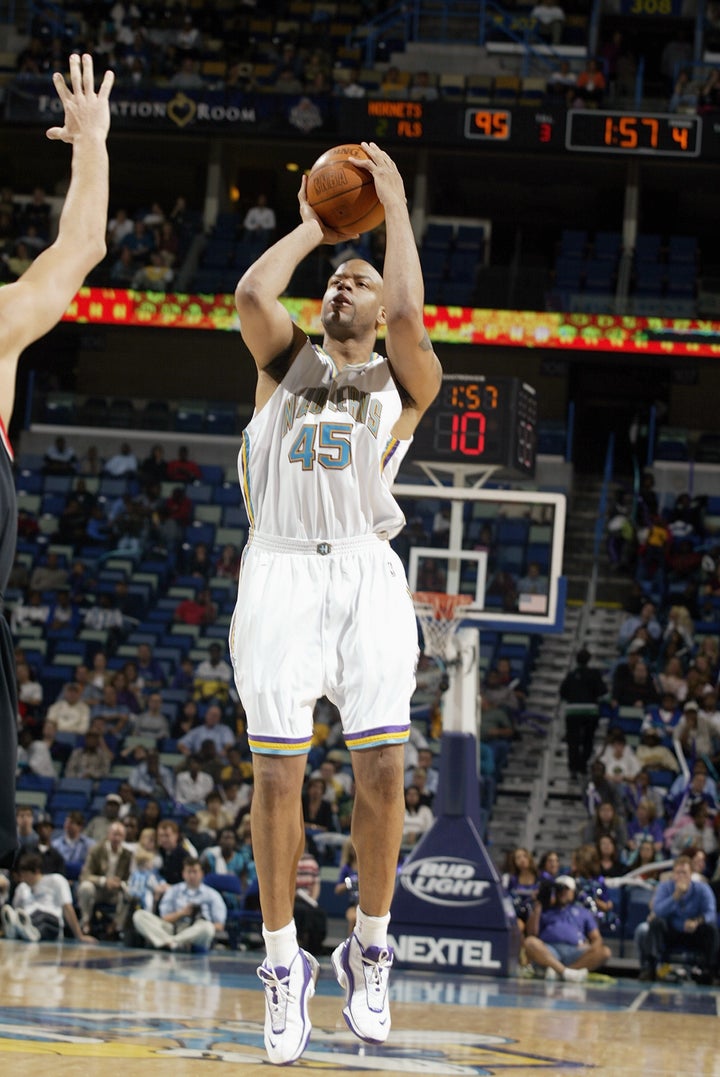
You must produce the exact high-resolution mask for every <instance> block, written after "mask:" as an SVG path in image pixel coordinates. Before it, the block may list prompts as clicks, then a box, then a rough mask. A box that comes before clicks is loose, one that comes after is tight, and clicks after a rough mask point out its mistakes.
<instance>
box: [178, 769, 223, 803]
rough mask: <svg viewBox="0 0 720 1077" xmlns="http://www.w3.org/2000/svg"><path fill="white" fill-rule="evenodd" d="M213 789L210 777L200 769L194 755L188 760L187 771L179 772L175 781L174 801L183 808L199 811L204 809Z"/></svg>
mask: <svg viewBox="0 0 720 1077" xmlns="http://www.w3.org/2000/svg"><path fill="white" fill-rule="evenodd" d="M214 788H215V783H214V782H213V780H212V778H211V777H210V775H209V774H208V773H207V772H206V771H204V770H201V769H200V760H199V759H198V757H197V756H196V755H191V756H190V758H189V759H188V769H187V770H181V771H180V773H179V774H178V776H177V778H176V779H175V799H176V801H177V802H178V804H182V805H183V807H185V808H194V809H195V810H196V811H199V810H200V809H201V808H204V807H205V800H206V798H207V796H208V793H212V791H213V789H214Z"/></svg>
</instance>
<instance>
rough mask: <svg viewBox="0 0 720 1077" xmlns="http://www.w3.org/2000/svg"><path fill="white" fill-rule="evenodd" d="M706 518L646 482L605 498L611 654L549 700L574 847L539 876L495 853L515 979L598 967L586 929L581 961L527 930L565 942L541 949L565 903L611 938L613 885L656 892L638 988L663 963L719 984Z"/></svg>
mask: <svg viewBox="0 0 720 1077" xmlns="http://www.w3.org/2000/svg"><path fill="white" fill-rule="evenodd" d="M705 508H706V499H703V498H697V499H695V500H693V499H691V498H690V497H689V496H688V495H685V494H683V495H680V496H679V497H678V498H677V499H676V500H675V502H674V503H673V505H672V506H671V507H670V508H669V509H667V510H666V511H662V510H661V507H660V505H659V499H658V497H657V494H656V492H655V488H654V481H653V475H652V473H651V472H648V473H646V474H645V475H644V476H643V480H642V483H641V488H640V493H639V497H638V498H637V501H636V503H635V506H634V508H633V507H632V506H631V504H630V501H629V499H627V498H626V497H625V496H622V492H621V494H620V495H619V496H618V498H617V500H616V505H615V509H616V513H615V516H613V517H611V528H610V536H609V538H610V541H609V553H610V557H611V560H612V561H613V563H615V564H616V565H618V566H619V567H620V568H622V570H623V571H626V572H629V573H631V574H632V575H633V576H634V581H633V585H632V590H631V597H630V599H629V600H628V603H627V608H626V611H625V616H624V618H623V620H622V622H621V624H620V628H619V631H618V635H617V641H616V646H617V656H616V659H615V660H614V662H613V663H612V665H611V667H610V668H609V669H607V670H605V671H601V670H599V669H597V668H594V667H593V666H592V664H591V663H592V656H591V655H590V653H589V652H588V651H587V650H585V649H583V650H581V651H580V652H579V653H578V655H577V661H576V665H575V667H574V668H573V669H572V670H571V671H570V673H569V674H568V675H567V677H566V678H565V680H564V682H563V684H562V686H561V689H560V695H561V698H562V700H563V701H564V708H565V711H566V741H567V747H568V767H569V771H570V776H571V779H573V780H579V781H580V782H582V788H583V794H584V795H583V800H584V805H585V809H586V815H585V818H584V821H582V822H580V821H578V824H577V846H576V848H575V850H574V851H573V853H572V855H571V856H570V857H569V859H568V862H567V863H565V864H562V863H561V862H560V858H559V857H558V856H557V855H552V861H553V869H552V870H551V871H550V872H548V871H547V869H546V868H545V867H544V866H543V867H538V866H537V865H536V864H535V860H534V858H533V856H532V854H531V852H530V851H528V850H527V849H515V850H513V851H512V852H510V853H509V854H508V856H507V861H506V864H505V875H504V883H505V885H506V887H507V889H508V892H509V893H510V895H511V897H512V899H513V902H514V905H515V909H516V913H517V916H518V920H519V922H520V924H521V927H522V928H523V930H524V932H525V935H526V948H525V955H526V960H527V962H528V968H532V966H535V967H539V968H541V969H550V972H549V976H550V977H551V978H552V977H554V976H564V977H565V978H566V979H570V980H572V979H576V978H578V975H577V974H578V973H579V974H580V978H583V976H582V971H583V970H584V969H586V970H589V971H592V970H593V969H594V968H597V967H599V964H600V962H598V963H597V964H595V959H594V958H593V957H592V956H591V955H592V954H593V952H594V951H595V958H597V957H598V954H599V950H598V949H597V948H598V947H599V946H600V943H599V941H598V938H599V936H598V935H595V934H593V933H592V931H591V929H592V924H591V923H590V922H589V921H588V922H587V923H585V926H584V927H583V931H586V942H585V943H583V944H582V945H581V951H582V952H581V953H579V952H578V953H573V952H572V951H570V950H568V951H564V950H563V947H562V946H560V948H559V949H558V947H557V946H556V947H555V950H554V951H553V950H548V949H547V945H542V944H540V945H538V944H537V942H536V939H537V937H538V931H539V938H540V939H541V943H542V942H543V941H544V943H545V944H548V943H550V944H553V943H557V942H560V943H563V944H564V943H569V942H570V939H569V936H568V937H564V936H562V934H561V935H560V936H556V937H554V936H553V933H552V930H551V924H552V921H553V917H554V915H555V914H554V913H552V914H550V915H549V919H548V914H549V910H551V909H555V908H556V906H557V909H561V908H562V909H564V908H566V907H577V906H580V907H581V908H583V909H584V910H585V912H587V913H589V914H590V915H591V916H592V918H593V922H594V925H595V927H596V928H597V929H598V930H599V932H600V936H602V937H604V938H605V939H606V940H607V939H611V938H612V937H613V935H615V934H616V932H617V931H618V929H619V927H620V918H619V913H620V909H621V907H622V905H623V902H622V890H623V888H624V887H625V886H626V885H627V886H640V887H642V888H644V889H645V890H647V889H650V890H651V891H655V890H656V891H657V892H656V893H653V896H652V898H651V903H650V911H649V915H648V917H647V919H646V920H643V921H642V923H641V924H640V925H639V926H638V929H637V932H636V947H637V950H636V952H637V957H638V961H639V963H640V968H641V975H642V978H643V979H645V980H653V979H655V978H656V976H658V975H660V971H661V970H662V971H663V973H667V970H668V969H669V968H670V965H669V963H668V956H669V955H670V954H672V952H676V953H680V955H681V956H683V955H685V956H686V957H687V964H688V966H691V969H692V975H693V976H694V978H695V979H696V980H697V981H698V982H700V983H709V982H712V980H713V978H714V977H716V976H717V975H718V972H719V970H718V967H717V953H718V925H717V901H718V898H720V800H719V799H718V789H717V785H716V781H717V773H718V771H717V768H718V764H719V763H720V709H719V708H718V682H719V678H720V643H719V637H720V612H719V611H718V607H717V604H716V596H715V592H714V579H715V575H716V562H717V554H718V551H717V547H716V544H715V541H714V539H713V537H712V535H711V534H708V532H707V529H706V523H705V511H704V510H705ZM617 516H619V517H620V521H618V520H617V519H616V518H615V517H617ZM620 522H624V523H625V524H627V528H626V529H625V531H624V533H623V534H622V536H621V530H620V527H619V523H620ZM620 536H621V538H620V541H619V537H620ZM601 723H603V725H602V728H603V729H604V734H603V737H602V738H601V740H600V741H599V742H598V740H597V735H596V734H597V730H598V728H600V727H601ZM547 855H548V854H546V857H547ZM546 857H544V858H543V860H545V859H546ZM558 872H560V873H561V875H562V879H563V883H562V885H560V886H558V885H557V884H558V880H557V879H556V881H555V887H554V888H551V889H550V890H548V889H547V887H546V886H545V885H544V884H545V883H547V882H549V881H551V879H552V877H553V876H557V874H558ZM533 914H534V915H533ZM563 915H564V914H563ZM574 916H575V919H578V920H581V919H583V917H581V916H580V915H579V914H578V913H576V914H574ZM538 917H540V920H539V921H538ZM583 922H584V921H583ZM543 924H544V925H545V927H546V928H547V935H544V934H543ZM581 926H582V925H581ZM575 927H577V925H575ZM593 947H594V950H593ZM563 954H565V957H566V958H567V962H566V963H564V958H563ZM585 975H587V973H585Z"/></svg>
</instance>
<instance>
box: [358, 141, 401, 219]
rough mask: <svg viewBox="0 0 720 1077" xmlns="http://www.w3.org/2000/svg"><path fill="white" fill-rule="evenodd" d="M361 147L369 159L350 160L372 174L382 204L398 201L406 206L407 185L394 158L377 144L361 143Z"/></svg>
mask: <svg viewBox="0 0 720 1077" xmlns="http://www.w3.org/2000/svg"><path fill="white" fill-rule="evenodd" d="M360 145H361V146H362V148H363V149H364V150H365V153H366V154H367V157H351V158H350V160H351V161H352V163H353V164H354V165H355V166H356V167H357V168H362V169H365V171H367V172H370V174H371V175H372V178H373V183H374V184H375V191H376V193H377V196H378V198H379V199H380V201H381V202H382V204H383V205H384V206H386V205H387V204H388V202H392V201H394V200H395V199H397V200H398V201H400V202H402V204H403V205H405V204H406V199H405V184H404V183H403V178H402V176H401V175H400V173H399V172H398V168H397V165H396V164H395V162H394V161H393V159H392V157H390V156H389V154H387V153H385V151H384V150H381V149H380V147H379V146H378V145H377V144H376V143H375V142H361V143H360Z"/></svg>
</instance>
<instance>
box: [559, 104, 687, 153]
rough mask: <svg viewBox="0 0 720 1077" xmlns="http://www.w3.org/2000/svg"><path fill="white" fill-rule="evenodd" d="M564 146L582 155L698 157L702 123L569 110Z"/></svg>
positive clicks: (659, 115) (667, 115)
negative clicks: (580, 152)
mask: <svg viewBox="0 0 720 1077" xmlns="http://www.w3.org/2000/svg"><path fill="white" fill-rule="evenodd" d="M565 146H566V148H567V149H568V150H582V151H583V152H585V153H622V154H641V155H644V156H647V157H653V156H657V157H698V156H699V155H700V150H701V149H702V119H701V118H700V116H678V115H675V114H672V113H659V112H656V113H644V112H638V113H629V112H603V111H601V110H600V109H570V111H569V112H568V114H567V123H566V126H565Z"/></svg>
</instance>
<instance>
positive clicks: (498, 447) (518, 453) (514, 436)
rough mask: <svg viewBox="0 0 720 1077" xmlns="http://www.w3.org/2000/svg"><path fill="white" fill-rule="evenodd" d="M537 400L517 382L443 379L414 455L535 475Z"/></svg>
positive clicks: (465, 377)
mask: <svg viewBox="0 0 720 1077" xmlns="http://www.w3.org/2000/svg"><path fill="white" fill-rule="evenodd" d="M536 424H537V398H536V396H535V390H534V389H533V388H532V387H531V386H530V385H527V384H526V383H525V382H522V381H521V380H520V379H519V378H512V377H498V378H485V377H475V376H473V375H462V374H446V375H444V377H443V380H442V387H441V389H440V392H439V393H438V395H437V397H436V399H435V401H434V402H433V403H432V404H431V406H430V407H429V408H428V410H427V411H426V412H425V414H424V415H423V417H422V419H421V420H420V424H419V426H418V428H417V430H416V431H415V437H414V439H413V456H414V457H415V458H416V459H418V460H424V461H427V462H429V463H448V464H476V465H479V466H481V467H482V466H485V465H486V464H494V465H498V466H500V467H506V468H512V469H513V470H515V471H520V472H521V473H522V474H523V475H533V474H534V473H535V446H536V434H535V427H536Z"/></svg>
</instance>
